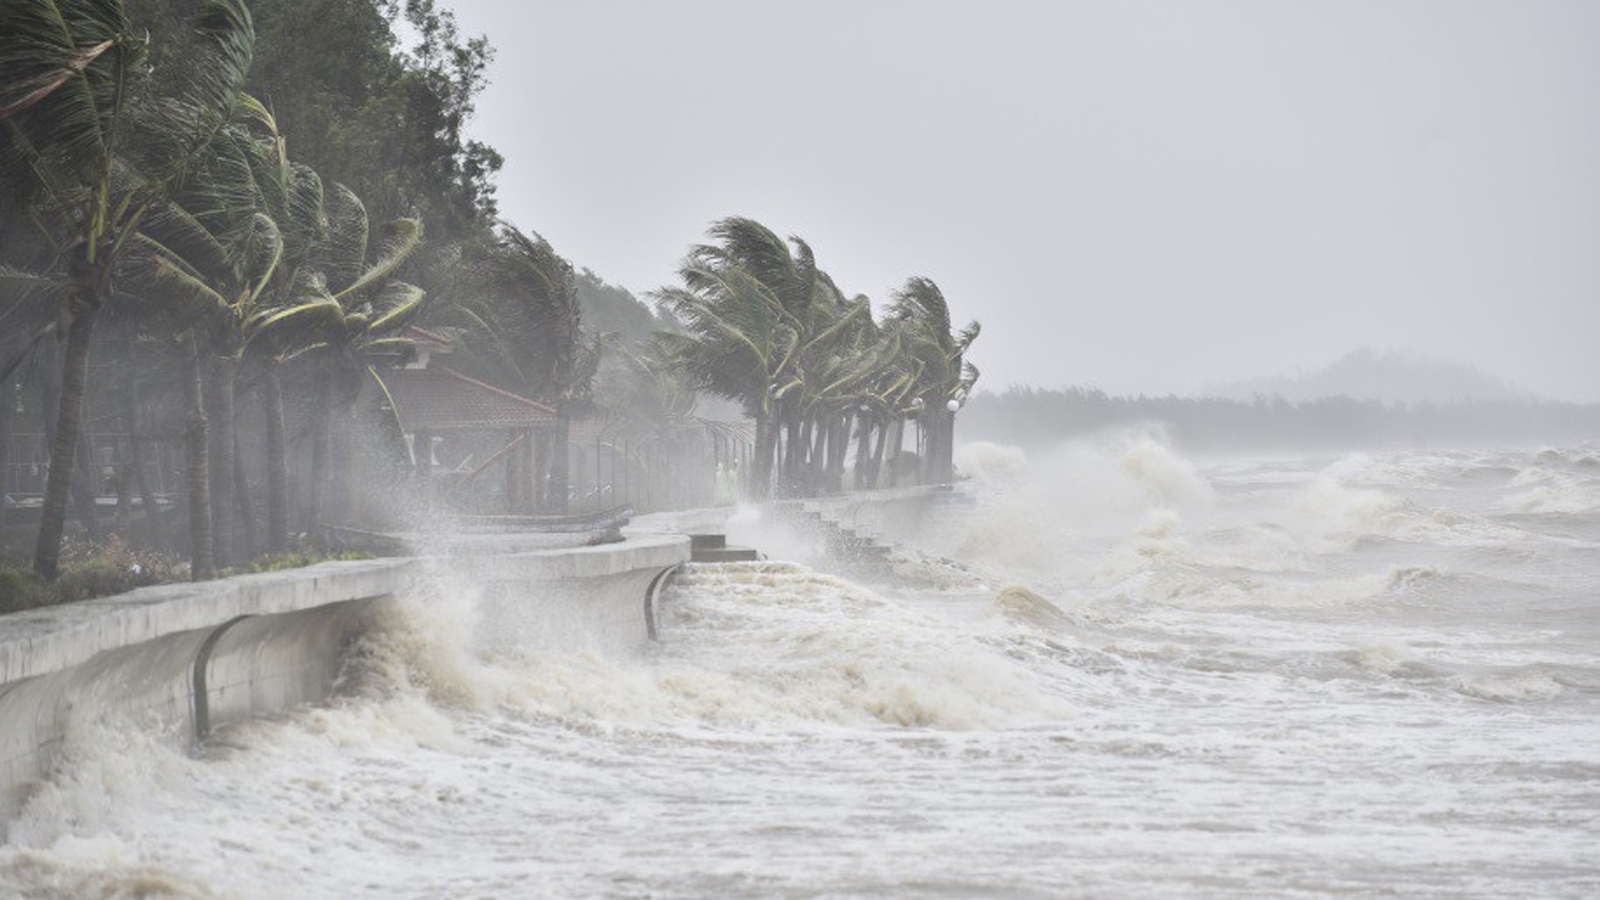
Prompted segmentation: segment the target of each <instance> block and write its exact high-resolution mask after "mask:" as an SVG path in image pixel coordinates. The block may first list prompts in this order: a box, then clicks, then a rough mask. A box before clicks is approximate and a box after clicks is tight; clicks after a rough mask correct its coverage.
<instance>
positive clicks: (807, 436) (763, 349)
mask: <svg viewBox="0 0 1600 900" xmlns="http://www.w3.org/2000/svg"><path fill="white" fill-rule="evenodd" d="M709 235H710V237H712V238H713V239H714V243H707V244H700V245H697V246H695V247H693V248H692V249H691V250H690V251H689V255H688V258H687V260H686V261H685V263H684V265H683V267H682V268H681V269H680V270H679V275H680V277H681V278H682V280H683V284H684V286H683V287H681V288H665V289H663V290H661V291H659V292H657V294H656V296H657V298H658V300H659V301H660V302H662V303H664V304H665V305H667V307H668V308H669V309H671V310H672V311H673V312H674V313H675V314H676V315H678V316H679V317H680V318H681V319H682V320H683V321H684V324H685V326H686V330H687V333H686V334H683V335H677V336H669V337H668V338H667V341H668V342H669V345H670V346H672V347H673V348H674V352H675V353H676V354H677V355H678V357H679V358H680V362H681V364H682V365H684V366H685V367H686V368H687V369H688V370H689V371H690V372H691V373H693V374H694V376H695V377H696V379H697V380H698V382H699V384H700V386H701V387H702V388H703V389H705V390H707V391H710V392H712V393H715V394H719V395H721V396H725V397H729V398H731V399H734V400H737V401H738V402H740V404H741V405H742V406H743V407H744V409H745V413H746V415H749V416H750V417H751V418H753V419H754V420H755V422H756V449H755V464H754V466H753V472H752V479H751V485H752V491H753V493H754V494H755V495H756V496H758V497H760V496H765V495H766V494H767V492H768V491H770V490H771V489H772V483H771V482H772V480H773V479H772V477H771V476H772V470H773V466H774V464H778V465H779V466H780V471H781V473H782V477H781V479H779V485H778V486H779V488H780V489H781V491H782V492H784V493H795V492H801V491H804V490H807V489H812V488H815V486H816V481H817V480H818V478H817V476H816V474H815V473H816V466H815V465H814V463H819V462H820V461H821V456H822V454H821V452H820V448H823V447H825V446H828V444H827V433H828V432H829V431H832V432H833V434H834V436H835V438H836V440H835V442H834V443H835V445H837V444H839V443H842V438H839V436H838V431H839V429H840V426H839V425H838V424H837V422H836V421H835V420H836V418H837V413H838V412H839V411H840V409H841V408H842V399H841V397H840V396H837V393H838V391H839V390H840V388H841V383H840V375H841V373H842V371H843V370H847V369H849V368H850V366H848V365H846V364H842V363H841V359H840V358H841V356H843V355H847V353H848V351H847V350H846V349H845V348H848V347H851V346H853V345H854V344H855V343H856V337H855V331H856V330H858V329H859V327H860V326H861V325H862V323H864V322H865V321H867V320H869V319H870V309H869V305H868V303H867V301H866V298H865V297H858V298H855V299H851V300H847V299H845V297H844V295H843V293H842V292H841V291H840V290H839V289H838V287H837V286H835V285H834V283H833V281H832V279H830V278H829V277H828V276H827V274H826V273H825V272H823V271H822V270H821V269H819V268H818V267H817V264H816V258H815V256H814V254H813V253H812V251H811V248H810V246H809V245H807V244H806V243H805V241H803V240H801V239H799V238H790V239H789V240H788V241H784V240H783V239H782V238H780V237H778V236H777V235H776V234H775V233H773V232H772V231H771V230H770V229H768V228H767V227H766V226H764V225H762V224H760V223H759V222H755V221H753V220H751V219H745V218H738V217H735V218H729V219H724V220H722V221H720V222H717V223H716V224H714V225H712V227H711V229H710V232H709ZM791 246H792V249H791ZM849 380H850V379H848V378H846V379H845V382H848V381H849Z"/></svg>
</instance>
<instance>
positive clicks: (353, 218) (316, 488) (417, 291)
mask: <svg viewBox="0 0 1600 900" xmlns="http://www.w3.org/2000/svg"><path fill="white" fill-rule="evenodd" d="M305 190H307V191H309V190H310V188H309V185H307V186H305ZM324 214H325V219H326V231H325V233H324V234H323V236H322V238H321V239H320V240H318V241H317V242H315V243H314V244H312V245H311V246H310V247H309V249H308V250H307V251H306V253H307V256H306V258H305V260H304V261H303V262H301V263H299V269H298V274H297V275H295V277H294V278H293V279H292V280H290V281H287V282H285V283H284V284H283V286H282V287H280V288H279V291H280V293H278V294H277V296H278V297H279V298H280V301H281V305H273V306H267V307H266V308H264V309H262V310H261V311H260V312H259V313H258V314H257V315H256V316H255V317H254V318H252V319H251V320H250V321H249V323H248V324H247V327H248V328H249V329H250V330H251V333H252V337H251V340H252V341H258V343H259V345H260V346H261V347H262V348H263V362H264V363H265V364H266V365H267V366H269V369H273V368H276V367H279V366H281V365H283V364H284V363H287V362H289V361H291V360H304V361H307V362H312V363H315V364H316V365H318V366H319V367H320V368H319V373H318V390H317V393H316V396H315V397H314V398H313V399H314V403H313V409H312V465H311V468H312V472H311V478H310V482H311V491H312V493H311V517H310V521H309V522H308V523H307V524H308V530H309V531H310V532H311V533H312V535H313V536H315V534H316V532H317V530H318V528H319V527H320V526H321V525H322V524H323V523H322V519H323V516H324V514H325V512H326V509H325V498H324V496H323V491H324V488H325V487H326V485H327V483H328V476H329V472H328V461H329V452H330V450H329V444H330V439H331V418H332V416H333V413H334V411H335V410H337V409H341V408H345V407H348V406H349V405H350V404H352V403H354V402H355V400H356V399H357V397H358V396H359V395H360V393H361V387H362V385H363V384H365V383H366V382H367V381H368V380H369V379H370V380H371V382H372V383H374V384H375V385H376V386H377V387H378V390H379V391H380V393H381V394H383V395H384V396H385V397H387V396H388V392H389V389H388V387H387V385H386V384H385V383H384V381H383V375H382V370H383V369H385V368H389V367H392V366H394V365H397V364H399V363H401V362H403V361H404V360H406V359H409V358H410V356H411V355H412V353H413V352H414V345H413V342H412V341H411V339H410V338H408V337H406V335H405V331H406V329H407V328H408V327H409V326H410V325H411V323H412V322H414V321H416V319H417V317H418V316H419V315H420V314H421V312H422V309H423V307H424V304H425V301H426V299H427V294H426V293H425V292H424V291H423V290H422V289H421V288H419V287H417V286H415V285H413V284H410V283H407V282H404V281H401V280H399V279H398V278H397V277H396V276H397V274H398V272H399V269H400V267H401V266H402V265H404V264H405V262H406V260H407V259H408V258H409V257H410V256H411V254H412V253H413V252H414V251H415V250H416V249H417V247H418V246H420V245H421V243H422V223H421V222H420V221H418V220H417V219H396V220H394V221H392V222H390V223H388V224H387V225H386V226H385V227H384V229H383V236H382V240H381V241H380V242H379V244H378V247H377V251H376V253H371V252H369V242H370V240H371V225H370V224H369V222H368V219H367V209H366V206H365V205H363V204H362V202H361V199H360V198H359V197H357V196H356V195H355V194H354V193H353V192H352V191H350V190H349V189H348V188H346V187H344V186H343V185H341V184H334V185H333V190H332V191H331V192H330V194H329V196H328V197H327V198H326V202H325V205H324ZM291 298H292V299H291ZM271 392H272V389H271V388H269V398H268V399H269V404H270V403H271V401H272V398H273V393H271ZM275 393H276V395H277V397H278V401H279V402H278V404H277V406H276V408H275V409H269V412H268V416H269V418H268V428H269V443H270V442H271V430H272V427H273V426H272V418H273V417H278V418H279V419H280V421H281V416H282V406H281V393H282V392H281V389H280V390H277V391H276V392H275ZM388 410H389V413H390V416H389V421H388V422H387V424H388V425H389V426H390V428H389V432H390V437H391V439H392V441H393V442H394V443H396V444H398V443H399V440H400V436H399V430H398V424H397V423H396V422H394V421H393V415H394V407H393V404H392V403H390V404H388ZM279 432H280V436H281V428H280V429H279ZM268 455H269V463H268V465H269V467H270V468H273V469H276V468H278V467H280V466H283V465H285V463H283V462H281V460H284V459H286V451H284V450H283V449H282V448H281V447H280V448H278V449H274V448H273V447H272V446H269V447H268ZM275 480H280V481H285V482H286V479H283V478H279V479H275Z"/></svg>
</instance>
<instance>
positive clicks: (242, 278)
mask: <svg viewBox="0 0 1600 900" xmlns="http://www.w3.org/2000/svg"><path fill="white" fill-rule="evenodd" d="M212 146H213V154H212V155H211V156H210V157H209V158H208V159H205V160H202V161H200V162H199V163H198V164H197V165H196V167H195V171H194V172H193V173H192V174H191V176H190V177H189V178H188V179H187V183H186V184H185V185H184V187H183V188H182V189H181V190H179V191H178V192H176V194H175V195H174V196H173V197H172V198H171V199H169V200H167V201H165V202H163V203H160V204H156V205H154V206H153V207H152V209H151V211H150V213H149V214H148V215H147V216H146V217H145V222H144V224H143V226H142V228H141V230H140V233H139V235H137V236H136V237H135V239H134V241H135V248H136V249H135V256H136V258H138V259H139V260H140V261H141V262H142V263H144V265H141V266H136V267H133V271H134V272H135V273H137V274H141V275H143V276H144V278H143V279H142V280H145V281H147V282H148V288H149V292H150V293H151V294H152V295H153V296H158V297H159V298H160V300H159V301H158V302H159V303H161V304H163V305H166V306H168V307H170V311H171V312H173V313H175V314H177V316H178V318H179V321H180V322H181V323H185V324H187V325H188V327H189V328H192V329H193V331H194V335H193V339H194V340H196V341H197V342H198V349H199V352H200V353H201V354H203V357H204V359H205V361H206V362H207V363H208V365H207V366H206V368H208V369H209V370H210V373H211V392H210V400H209V402H208V403H207V404H206V405H207V407H208V409H206V410H204V411H201V410H196V409H191V410H190V414H191V416H192V417H199V418H201V419H204V420H206V421H207V425H208V427H207V440H206V442H205V451H206V453H207V455H208V459H207V460H206V475H207V476H208V478H209V480H210V490H209V493H210V500H211V504H210V506H211V514H210V516H209V524H210V528H211V529H212V538H211V545H212V551H213V556H214V560H215V562H216V564H217V565H220V566H227V565H230V564H232V563H234V562H236V561H237V560H236V559H235V558H234V557H235V555H236V554H235V552H234V541H233V527H232V525H233V521H234V500H235V496H234V488H235V478H234V476H235V472H234V456H235V452H236V446H235V437H234V435H235V422H234V407H235V393H236V390H235V388H236V384H237V379H238V371H239V363H240V361H241V359H242V357H243V355H244V352H245V350H246V348H247V347H248V346H249V344H250V341H251V339H252V338H253V337H254V336H255V331H256V329H255V323H256V322H257V321H258V320H259V319H260V318H261V317H262V311H263V308H264V306H263V301H264V298H265V295H266V292H267V289H268V287H269V285H271V284H272V283H273V279H274V276H275V274H276V271H277V269H278V265H279V263H280V261H281V260H282V258H283V251H284V238H283V234H282V232H281V230H280V229H279V227H278V224H277V222H276V221H275V220H274V219H273V218H272V216H270V215H268V213H267V211H266V204H265V200H264V198H263V197H262V195H261V191H260V188H259V185H258V182H257V180H256V178H255V176H254V172H253V169H254V167H255V166H256V165H258V160H259V159H260V158H261V157H263V156H266V155H267V154H268V153H269V152H270V151H269V150H268V149H267V147H266V144H265V142H263V141H261V140H259V139H257V138H256V137H255V136H254V135H252V134H250V133H249V132H247V131H246V130H245V129H244V128H240V127H229V128H227V129H225V130H224V132H223V133H222V134H221V135H220V136H219V137H218V139H217V140H215V141H214V142H213V145H212ZM191 471H192V472H194V473H195V474H196V476H197V477H198V475H199V470H198V469H197V468H194V467H193V466H191ZM194 488H195V485H192V484H191V485H190V489H191V491H192V490H194ZM190 524H191V527H194V528H204V527H206V522H205V521H204V520H202V521H193V520H192V521H191V523H190Z"/></svg>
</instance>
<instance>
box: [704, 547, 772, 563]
mask: <svg viewBox="0 0 1600 900" xmlns="http://www.w3.org/2000/svg"><path fill="white" fill-rule="evenodd" d="M759 559H761V554H760V552H758V551H757V550H756V549H755V548H753V547H727V546H723V547H705V548H694V547H692V546H691V548H690V551H689V561H690V562H712V563H716V562H756V561H757V560H759Z"/></svg>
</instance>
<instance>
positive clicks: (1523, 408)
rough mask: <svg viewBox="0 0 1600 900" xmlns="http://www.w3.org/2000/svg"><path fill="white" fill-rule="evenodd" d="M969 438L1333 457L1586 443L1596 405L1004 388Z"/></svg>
mask: <svg viewBox="0 0 1600 900" xmlns="http://www.w3.org/2000/svg"><path fill="white" fill-rule="evenodd" d="M963 422H964V425H963V428H964V431H965V433H966V434H967V436H968V437H974V438H981V439H984V440H990V441H996V442H1000V443H1007V444H1016V445H1019V446H1023V447H1031V448H1046V447H1049V446H1052V445H1055V444H1058V443H1060V442H1062V441H1064V440H1068V439H1071V438H1076V437H1082V436H1085V435H1090V434H1093V433H1095V432H1098V431H1103V430H1107V429H1114V428H1121V427H1128V426H1140V425H1145V424H1153V425H1159V426H1160V427H1162V428H1163V429H1164V430H1165V431H1166V433H1167V435H1168V437H1170V438H1171V439H1172V440H1173V441H1174V442H1175V443H1177V444H1179V445H1181V446H1182V447H1184V448H1185V449H1188V450H1195V451H1241V450H1244V451H1263V450H1266V451H1273V450H1285V451H1287V450H1297V451H1298V450H1308V449H1310V450H1317V449H1324V450H1329V449H1332V450H1337V449H1349V448H1357V447H1383V446H1408V447H1415V446H1426V445H1427V444H1428V443H1430V442H1437V443H1439V444H1441V445H1447V446H1461V445H1474V444H1475V445H1495V444H1502V445H1503V444H1517V443H1528V442H1534V443H1546V442H1572V441H1577V442H1585V441H1592V440H1593V439H1594V436H1595V434H1596V433H1600V404H1573V403H1555V402H1548V401H1537V400H1528V399H1495V400H1465V399H1464V400H1461V401H1457V402H1452V403H1430V402H1425V401H1424V402H1416V403H1383V402H1380V401H1377V400H1357V399H1352V398H1350V397H1344V396H1335V397H1323V398H1320V399H1316V400H1305V401H1301V402H1298V403H1292V402H1290V401H1288V400H1285V399H1283V398H1282V397H1277V396H1266V395H1262V396H1257V397H1255V398H1254V399H1251V400H1233V399H1225V398H1218V397H1178V396H1172V395H1169V396H1164V397H1149V396H1143V395H1139V396H1116V395H1111V394H1107V393H1105V392H1104V391H1100V390H1096V389H1091V388H1078V387H1074V388H1061V389H1044V388H1033V387H1018V386H1013V387H1011V388H1008V389H1007V390H1005V391H1002V392H999V393H988V392H985V393H980V394H978V395H977V396H975V397H974V398H973V400H972V403H971V405H970V406H969V407H968V410H967V413H966V415H965V416H964V418H963Z"/></svg>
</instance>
